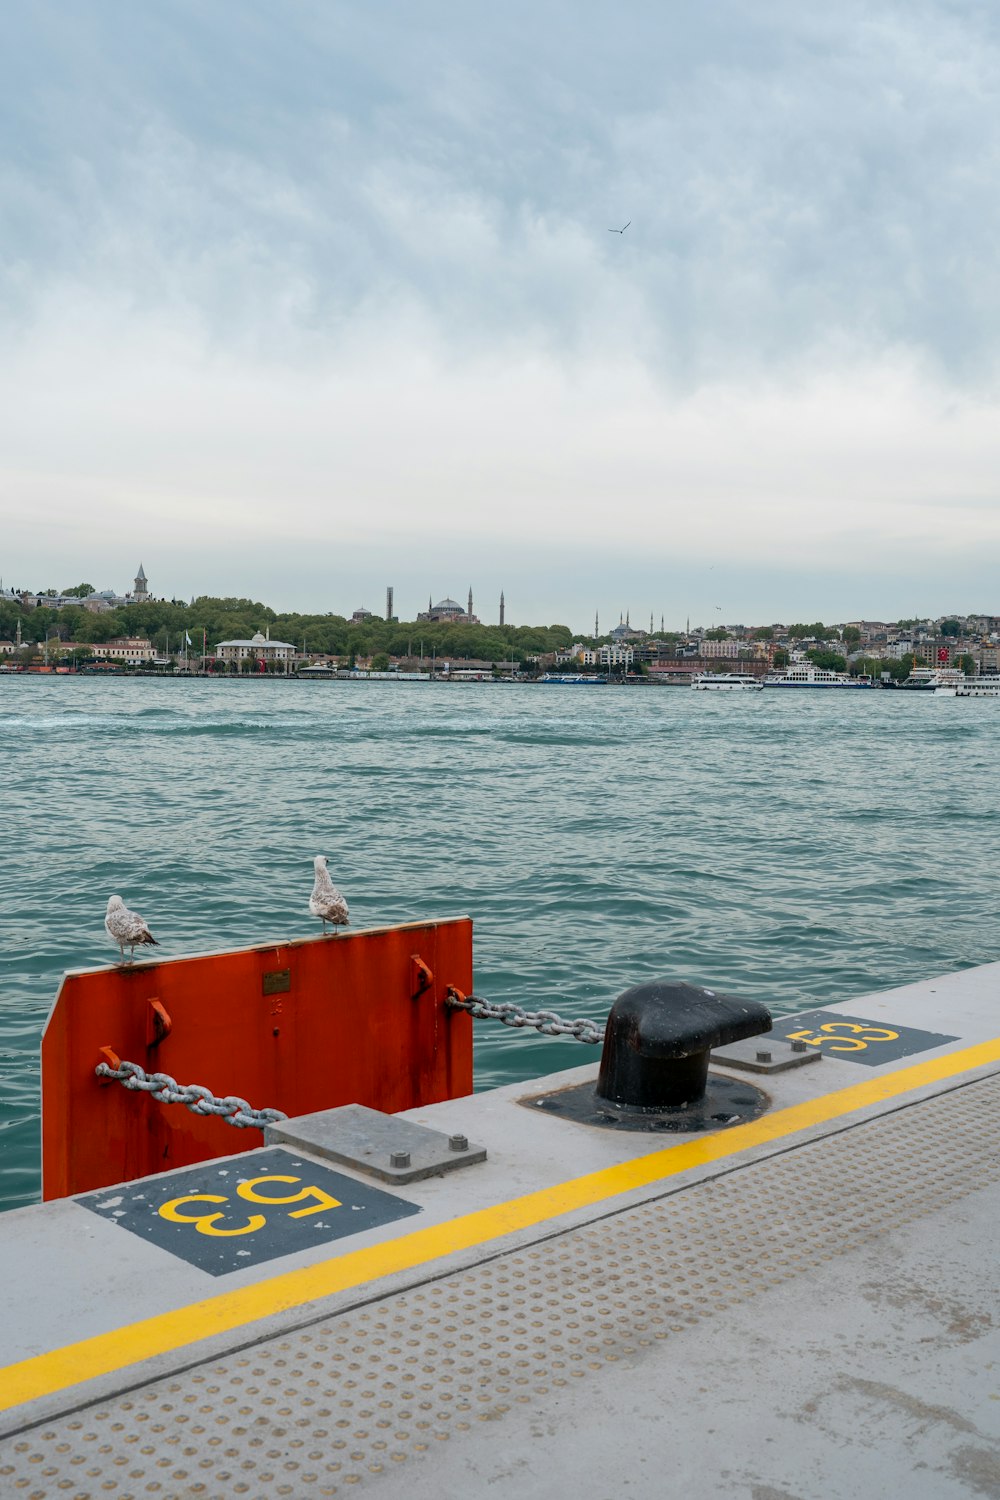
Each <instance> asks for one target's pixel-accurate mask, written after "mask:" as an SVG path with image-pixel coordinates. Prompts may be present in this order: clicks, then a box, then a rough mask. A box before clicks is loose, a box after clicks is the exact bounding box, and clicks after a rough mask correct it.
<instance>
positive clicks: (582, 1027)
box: [446, 984, 607, 1047]
mask: <svg viewBox="0 0 1000 1500" xmlns="http://www.w3.org/2000/svg"><path fill="white" fill-rule="evenodd" d="M446 1004H448V1005H450V1006H451V1008H452V1010H464V1011H467V1012H468V1014H469V1015H470V1016H472V1018H473V1020H475V1021H502V1022H503V1024H504V1026H515V1027H518V1028H522V1027H531V1029H532V1030H533V1031H540V1032H541V1033H542V1034H543V1036H571V1037H573V1038H574V1039H575V1040H576V1041H578V1042H589V1043H590V1044H591V1045H592V1046H595V1047H599V1046H600V1045H601V1043H602V1042H603V1041H604V1031H605V1028H606V1026H607V1022H606V1021H587V1020H580V1021H567V1020H566V1018H565V1017H564V1016H557V1015H556V1013H555V1011H554V1010H534V1011H532V1010H522V1008H521V1006H520V1005H513V1004H512V1003H511V1002H510V1001H503V1002H501V1003H500V1004H498V1005H494V1004H493V1002H492V1001H490V1000H482V999H480V997H479V996H478V995H463V994H462V991H461V990H458V989H456V988H455V986H454V985H452V984H450V985H449V986H448V996H447V1000H446Z"/></svg>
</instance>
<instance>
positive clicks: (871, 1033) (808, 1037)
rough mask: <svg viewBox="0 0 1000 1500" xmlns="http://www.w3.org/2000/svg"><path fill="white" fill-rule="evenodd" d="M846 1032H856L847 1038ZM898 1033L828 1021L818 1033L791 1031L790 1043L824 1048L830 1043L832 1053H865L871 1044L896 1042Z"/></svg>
mask: <svg viewBox="0 0 1000 1500" xmlns="http://www.w3.org/2000/svg"><path fill="white" fill-rule="evenodd" d="M844 1032H855V1033H856V1035H854V1036H845V1035H844V1034H843V1033H844ZM898 1036H899V1032H898V1031H890V1030H889V1028H888V1027H887V1026H862V1025H861V1024H860V1023H859V1022H858V1021H827V1022H825V1023H824V1025H822V1026H821V1027H820V1028H819V1030H818V1031H790V1032H789V1033H788V1036H787V1038H786V1040H787V1041H789V1042H805V1043H806V1044H807V1045H808V1046H810V1047H822V1045H823V1043H824V1042H829V1044H830V1051H831V1052H864V1050H865V1048H866V1047H867V1046H868V1043H869V1042H894V1041H895V1040H896V1039H897V1037H898Z"/></svg>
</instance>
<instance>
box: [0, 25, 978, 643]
mask: <svg viewBox="0 0 1000 1500" xmlns="http://www.w3.org/2000/svg"><path fill="white" fill-rule="evenodd" d="M0 125H2V128H0V142H2V146H0V149H2V152H3V156H2V159H0V512H2V522H3V524H2V528H0V574H2V576H3V580H4V583H5V584H8V583H9V584H15V585H17V586H22V587H32V588H34V587H44V586H48V585H55V586H57V587H64V586H66V585H69V584H71V583H75V582H79V581H82V580H86V581H89V582H91V583H94V584H95V585H96V586H97V587H99V588H101V587H107V586H115V587H123V586H124V585H125V584H126V583H127V581H128V580H129V579H130V578H131V577H132V575H133V573H134V571H135V568H136V566H137V565H138V563H139V561H140V559H141V560H142V562H143V563H144V564H145V568H146V572H147V574H148V575H149V578H150V583H151V586H152V588H153V590H154V592H156V593H164V594H166V595H168V596H169V595H175V594H176V595H184V596H186V595H189V594H192V593H203V592H205V593H213V594H238V595H250V596H252V597H257V598H263V599H265V600H267V601H269V602H271V603H273V604H275V605H276V606H278V607H286V608H302V609H315V610H326V609H331V610H335V611H337V612H344V611H345V610H346V611H350V610H351V609H352V608H354V607H355V606H356V605H358V604H361V603H365V604H367V605H368V606H369V607H372V608H375V609H377V610H379V611H380V610H381V608H382V607H383V601H384V589H385V585H386V584H388V583H391V584H393V585H394V586H395V590H396V606H397V611H398V612H400V613H401V614H403V615H404V616H412V614H413V613H414V612H415V610H416V609H418V608H422V607H423V606H424V605H425V604H426V600H427V596H428V594H429V593H430V594H433V595H434V597H435V598H438V597H440V596H442V595H443V594H446V593H448V594H452V595H454V596H456V597H458V598H460V599H464V598H465V594H466V591H467V589H468V587H469V585H470V583H471V584H472V585H473V587H474V589H475V596H476V606H477V611H478V612H479V613H480V614H481V615H482V616H483V618H485V619H487V620H492V619H495V618H496V599H497V596H498V594H499V591H500V589H501V588H503V589H504V590H505V591H506V596H507V608H508V618H509V619H513V620H515V621H517V622H527V621H531V622H535V621H544V622H552V621H556V620H558V621H564V622H566V623H568V624H570V625H572V626H574V627H575V628H577V629H582V628H583V627H584V626H585V625H589V624H591V623H592V621H593V616H594V611H595V609H599V610H600V612H601V618H602V624H603V625H609V624H611V623H612V622H613V621H615V620H617V618H618V614H619V611H620V610H623V609H629V610H630V611H631V614H632V619H633V621H636V620H639V621H641V622H643V623H645V622H646V621H647V619H648V616H649V614H650V613H651V612H652V613H653V614H654V615H655V618H656V622H657V623H659V619H660V616H661V614H662V615H664V616H665V617H666V621H667V624H668V625H678V624H682V623H683V621H684V619H685V618H686V617H687V616H689V615H690V617H691V619H692V621H695V620H699V621H703V622H717V621H718V620H720V619H723V620H727V621H733V622H735V621H763V620H789V619H796V618H808V619H815V618H817V617H821V618H825V619H828V620H830V619H848V618H855V617H857V616H860V615H864V616H868V617H888V618H896V617H897V616H900V615H910V614H915V613H921V614H924V613H931V614H937V613H940V612H943V611H945V610H952V609H970V610H971V609H979V610H987V609H988V610H993V611H1000V587H998V572H1000V569H998V564H1000V505H998V489H1000V338H998V336H1000V280H998V270H997V268H998V264H1000V8H998V7H997V6H996V5H995V4H993V3H990V0H984V3H979V0H901V3H898V4H897V3H888V0H865V3H860V0H840V3H839V4H837V5H836V6H824V7H821V6H816V5H813V6H809V5H803V4H802V3H801V0H787V3H786V0H754V3H750V0H712V3H711V4H710V5H704V4H696V3H695V0H684V3H681V0H650V3H648V4H647V3H639V0H635V3H622V0H615V3H610V0H609V3H604V0H574V3H572V4H570V3H557V0H531V3H525V0H508V3H507V4H506V5H504V6H493V5H489V6H487V5H485V4H476V3H472V4H468V3H466V4H458V3H456V0H453V3H451V4H444V3H437V0H408V3H402V0H399V3H393V0H383V3H379V4H378V5H372V4H362V3H360V0H359V3H337V0H321V3H320V0H317V3H312V0H283V3H282V4H280V5H278V4H275V3H273V0H238V3H236V0H211V3H210V4H205V3H204V0H146V3H143V4H141V5H137V4H134V3H132V0H60V3H53V0H30V3H29V0H8V3H7V4H6V5H5V7H4V46H3V49H2V52H0ZM627 220H631V223H630V224H629V227H628V229H627V230H626V231H625V233H624V234H613V233H609V229H611V228H613V227H620V226H622V225H624V224H625V223H626V221H627Z"/></svg>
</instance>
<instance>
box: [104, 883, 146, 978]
mask: <svg viewBox="0 0 1000 1500" xmlns="http://www.w3.org/2000/svg"><path fill="white" fill-rule="evenodd" d="M104 928H105V931H106V932H107V934H108V937H109V938H110V939H111V941H112V942H113V943H117V944H118V951H119V953H120V954H121V961H122V963H124V962H125V949H126V948H128V957H129V963H132V962H134V960H135V950H136V948H137V947H138V946H139V945H140V944H141V943H152V944H153V946H154V948H155V947H159V944H158V943H157V941H156V939H155V937H154V936H153V934H152V933H151V932H150V930H149V928H148V927H147V926H146V923H145V922H144V921H143V919H142V917H140V915H139V913H138V912H137V911H129V909H128V907H127V906H126V905H125V902H124V901H123V900H122V898H121V897H120V896H109V897H108V909H107V912H106V913H105V917H104Z"/></svg>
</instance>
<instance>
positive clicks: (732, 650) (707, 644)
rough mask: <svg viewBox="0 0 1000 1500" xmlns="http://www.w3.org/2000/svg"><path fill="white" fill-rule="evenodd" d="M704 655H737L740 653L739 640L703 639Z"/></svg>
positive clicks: (702, 651) (702, 648)
mask: <svg viewBox="0 0 1000 1500" xmlns="http://www.w3.org/2000/svg"><path fill="white" fill-rule="evenodd" d="M701 654H702V656H707V657H709V658H711V657H720V656H722V657H736V656H739V654H740V643H739V641H702V643H701Z"/></svg>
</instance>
